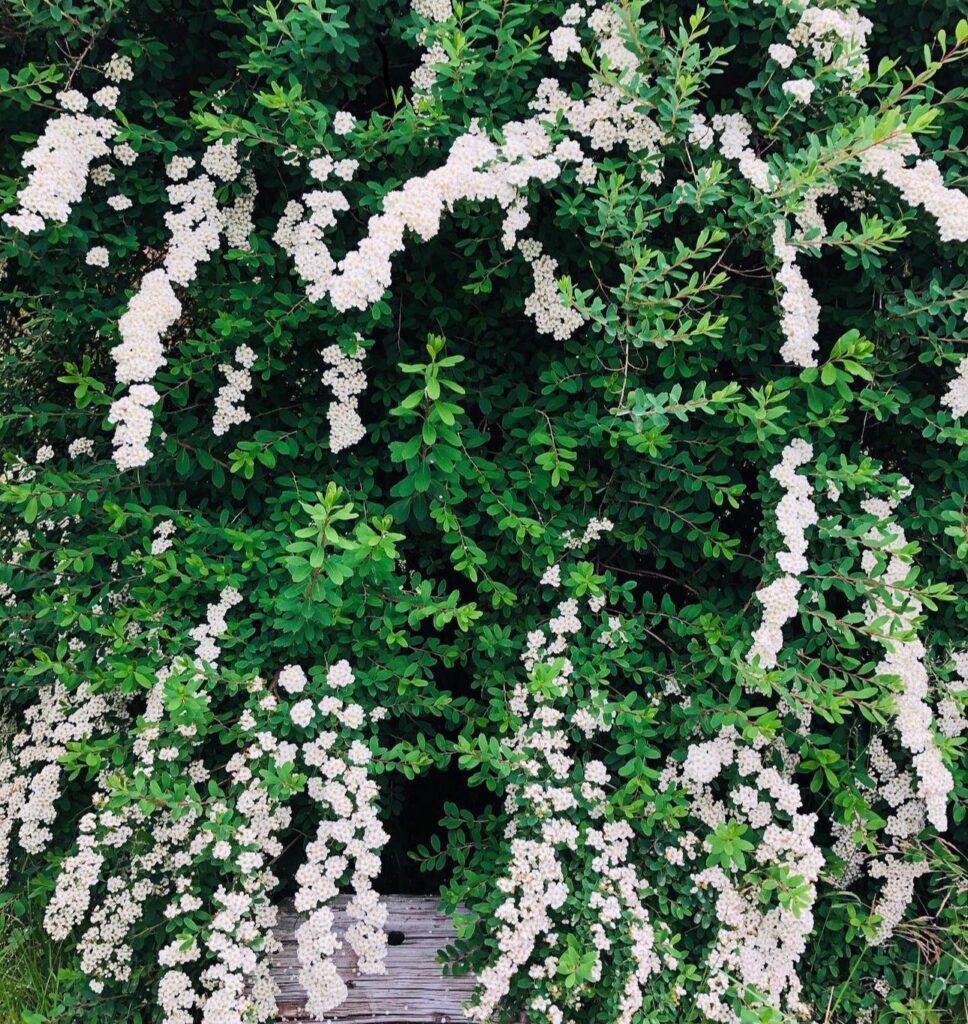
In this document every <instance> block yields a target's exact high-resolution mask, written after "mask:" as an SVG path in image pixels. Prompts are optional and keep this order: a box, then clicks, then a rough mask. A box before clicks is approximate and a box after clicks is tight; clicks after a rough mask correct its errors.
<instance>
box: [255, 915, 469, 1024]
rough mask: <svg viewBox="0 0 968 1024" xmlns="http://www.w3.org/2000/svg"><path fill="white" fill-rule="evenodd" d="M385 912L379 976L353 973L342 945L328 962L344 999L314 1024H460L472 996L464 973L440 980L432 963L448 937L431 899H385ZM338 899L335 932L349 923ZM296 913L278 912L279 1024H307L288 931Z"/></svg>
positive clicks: (451, 935)
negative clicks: (464, 1006) (384, 942)
mask: <svg viewBox="0 0 968 1024" xmlns="http://www.w3.org/2000/svg"><path fill="white" fill-rule="evenodd" d="M384 899H385V901H386V905H387V910H388V912H389V914H388V917H387V924H386V930H387V933H388V938H389V945H388V947H387V960H386V964H387V973H386V974H369V975H368V974H359V973H357V970H356V957H355V955H354V954H353V951H352V950H351V949H350V948H349V943H347V942H345V941H344V942H343V948H342V949H340V950H339V952H338V953H337V954H336V956H335V958H334V959H335V961H336V966H337V968H338V969H339V972H340V974H341V975H342V977H343V979H344V980H345V981H346V984H347V986H348V988H349V995H348V996H347V998H346V1001H345V1002H344V1003H343V1004H342V1005H341V1006H338V1007H337V1008H336V1009H335V1010H333V1011H331V1013H330V1014H328V1015H327V1016H326V1017H324V1018H322V1019H321V1021H320V1024H321V1022H322V1021H341V1022H346V1024H444V1022H447V1021H454V1022H457V1021H463V1020H465V1019H466V1018H465V1017H464V1015H463V1013H462V1012H461V1003H463V1002H464V1001H465V1000H467V999H469V998H470V996H471V994H472V992H473V991H474V984H475V982H474V978H473V977H472V976H471V975H464V976H463V977H459V978H453V977H444V976H443V975H442V974H441V971H440V964H439V963H437V951H438V950H439V949H441V948H442V947H443V946H446V945H447V944H448V943H450V942H452V941H453V940H454V939H455V938H456V932H455V931H454V926H453V923H452V922H451V920H450V918H449V917H448V916H447V915H446V914H441V913H439V912H438V910H437V902H438V901H437V898H436V897H435V896H385V897H384ZM346 902H347V899H346V898H345V897H341V898H340V899H339V900H337V901H335V902H334V904H333V912H334V914H335V916H336V927H337V934H342V933H343V932H344V930H345V928H346V926H347V924H348V923H349V922H348V920H347V918H346V910H345V907H346ZM298 924H299V915H298V914H297V913H296V912H295V911H294V910H293V908H292V905H291V904H288V905H286V906H283V907H282V908H281V910H280V912H279V925H278V927H277V929H276V937H277V938H278V939H279V940H280V942H281V943H282V952H281V953H280V954H279V955H278V957H277V958H276V966H275V969H274V970H273V975H274V977H275V979H276V982H277V983H278V985H279V988H280V989H281V990H282V993H281V995H279V996H278V999H277V1002H278V1005H279V1019H280V1021H299V1022H301V1024H310V1022H312V1024H315V1021H316V1020H317V1019H316V1018H311V1017H310V1016H309V1015H308V1014H307V1013H306V1011H305V1009H304V1007H305V1003H306V994H305V992H304V991H303V988H302V986H301V985H300V984H299V963H298V961H297V959H296V940H295V938H294V934H293V933H294V931H295V929H296V926H297V925H298Z"/></svg>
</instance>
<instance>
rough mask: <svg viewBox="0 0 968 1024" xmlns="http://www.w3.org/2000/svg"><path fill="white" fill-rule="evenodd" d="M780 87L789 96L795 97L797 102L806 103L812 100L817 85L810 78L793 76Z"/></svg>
mask: <svg viewBox="0 0 968 1024" xmlns="http://www.w3.org/2000/svg"><path fill="white" fill-rule="evenodd" d="M780 88H781V89H783V91H784V92H785V93H786V94H787V96H790V97H792V98H793V99H795V100H796V101H797V103H801V104H803V105H806V104H807V103H809V102H810V98H811V97H812V96H813V90H814V89H815V88H816V86H815V85H814V83H813V82H812V81H811V80H810V79H809V78H791V79H790V80H789V81H787V82H784V83H783V85H782V86H781V87H780Z"/></svg>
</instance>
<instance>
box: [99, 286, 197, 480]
mask: <svg viewBox="0 0 968 1024" xmlns="http://www.w3.org/2000/svg"><path fill="white" fill-rule="evenodd" d="M181 309H182V307H181V303H180V302H179V301H178V298H177V296H176V295H175V293H174V291H173V290H172V287H171V282H170V280H169V278H168V275H167V274H166V273H165V271H164V270H160V269H159V270H152V271H150V272H149V273H148V274H146V275H145V276H144V278H142V281H141V285H140V287H139V288H138V291H137V292H136V293H135V295H134V297H133V298H132V299H131V302H130V303H129V304H128V308H127V310H126V311H125V312H124V313H123V314H122V316H121V319H120V320H119V321H118V331H119V333H120V335H121V344H120V345H117V346H115V348H113V349H112V350H111V357H112V358H113V359H114V362H115V367H116V368H115V375H116V377H117V379H118V381H120V382H121V383H129V382H132V381H146V380H150V379H151V378H152V377H153V376H154V375H155V373H156V371H157V370H158V369H159V368H160V367H161V366H162V365H164V362H165V356H164V347H163V345H162V341H161V339H162V337H163V335H164V334H165V332H166V331H167V330H168V329H169V327H171V325H172V324H173V323H174V322H175V321H176V320H177V319H178V317H179V316H180V315H181ZM159 397H160V396H159V395H158V392H157V391H156V390H155V388H154V387H153V386H152V385H150V384H135V385H134V386H133V387H131V388H129V389H128V392H127V394H125V395H122V396H121V398H119V399H117V400H116V401H115V402H114V404H113V405H112V406H111V408H110V410H109V411H108V421H109V422H110V423H116V424H117V429H116V430H115V432H114V446H115V453H114V461H115V462H116V463H117V466H118V468H119V469H122V470H124V469H132V468H134V467H136V466H143V465H144V464H145V463H146V462H147V461H148V460H149V459H150V458H151V452H150V450H149V449H148V441H149V439H150V437H151V425H152V422H153V414H152V411H151V407H152V406H153V405H154V404H155V402H157V401H158V399H159Z"/></svg>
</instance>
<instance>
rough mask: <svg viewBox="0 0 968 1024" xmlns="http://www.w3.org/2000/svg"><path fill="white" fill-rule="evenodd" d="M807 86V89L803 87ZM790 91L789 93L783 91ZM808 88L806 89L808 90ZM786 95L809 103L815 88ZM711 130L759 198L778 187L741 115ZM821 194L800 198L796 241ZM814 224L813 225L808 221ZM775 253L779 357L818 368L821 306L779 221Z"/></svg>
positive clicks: (718, 119) (794, 86) (722, 117)
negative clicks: (780, 337) (781, 339)
mask: <svg viewBox="0 0 968 1024" xmlns="http://www.w3.org/2000/svg"><path fill="white" fill-rule="evenodd" d="M801 83H806V84H801ZM787 86H789V88H787ZM807 86H809V88H807ZM784 89H786V91H788V92H790V93H792V94H794V95H795V96H796V98H798V99H800V100H801V102H807V100H809V98H810V94H811V93H812V91H813V84H812V83H810V82H807V80H806V79H801V80H798V81H797V82H796V83H789V82H788V83H787V85H786V86H784ZM713 127H714V128H715V129H716V131H718V132H720V152H721V153H722V155H723V156H724V157H727V158H729V159H735V160H738V161H739V171H740V174H742V175H743V177H744V178H746V179H747V180H748V181H750V182H751V183H752V184H753V186H754V187H755V188H757V189H759V190H760V191H761V192H769V191H770V190H772V189H773V188H774V187H775V186H776V178H775V176H774V174H773V172H772V171H771V170H770V168H769V165H768V164H767V163H766V162H765V161H764V160H761V159H760V158H759V157H757V155H756V153H755V152H754V151H753V150H752V149H751V148H750V145H749V142H750V136H751V134H752V131H753V129H752V127H751V125H750V123H749V121H747V120H746V118H745V117H743V115H742V114H717V115H716V116H715V117H714V118H713ZM825 191H826V190H825V189H822V188H821V189H815V190H814V191H813V192H812V193H808V195H807V196H806V197H805V198H804V206H805V210H804V211H802V212H801V213H799V214H798V220H800V231H799V233H798V236H795V237H799V236H800V235H802V233H803V231H805V230H806V229H807V227H808V224H809V223H815V222H816V221H817V220H818V219H819V214H818V213H817V211H816V199H817V198H818V197H819V196H820V195H821V194H824V193H825ZM811 214H812V215H813V216H812V220H811V216H810V215H811ZM772 241H773V253H774V255H775V256H776V257H777V259H778V260H779V261H780V270H779V272H778V273H777V275H776V280H777V282H778V284H779V285H780V286H781V288H782V290H783V292H782V295H781V298H780V309H781V310H782V316H781V318H780V329H781V330H782V332H783V336H784V338H785V339H786V340H785V341H784V343H783V346H782V347H781V349H780V355H781V356H783V358H784V359H785V360H787V362H790V363H793V364H794V365H795V366H816V365H817V358H816V349H817V332H818V331H819V329H820V304H819V303H818V302H817V300H816V299H815V298H814V295H813V292H812V291H811V289H810V285H809V284H807V280H806V278H805V277H804V276H803V272H802V271H801V270H800V267H799V266H798V265H797V250H796V248H795V247H794V246H792V245H790V243H789V242H788V241H787V240H786V221H785V220H784V219H782V218H781V219H778V220H776V221H775V222H774V225H773V239H772Z"/></svg>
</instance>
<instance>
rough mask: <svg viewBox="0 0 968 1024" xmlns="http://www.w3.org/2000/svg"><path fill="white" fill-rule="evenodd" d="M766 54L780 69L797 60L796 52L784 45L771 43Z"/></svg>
mask: <svg viewBox="0 0 968 1024" xmlns="http://www.w3.org/2000/svg"><path fill="white" fill-rule="evenodd" d="M766 52H767V53H768V54H769V55H770V58H771V59H772V60H775V61H776V62H777V64H779V65H780V67H781V68H788V67H789V66H790V65H791V64H792V63H793V62H794V61H795V60H796V59H797V51H796V50H795V49H794V48H793V47H792V46H787V44H786V43H772V44H771V45H770V47H769V48H768V50H767V51H766Z"/></svg>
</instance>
